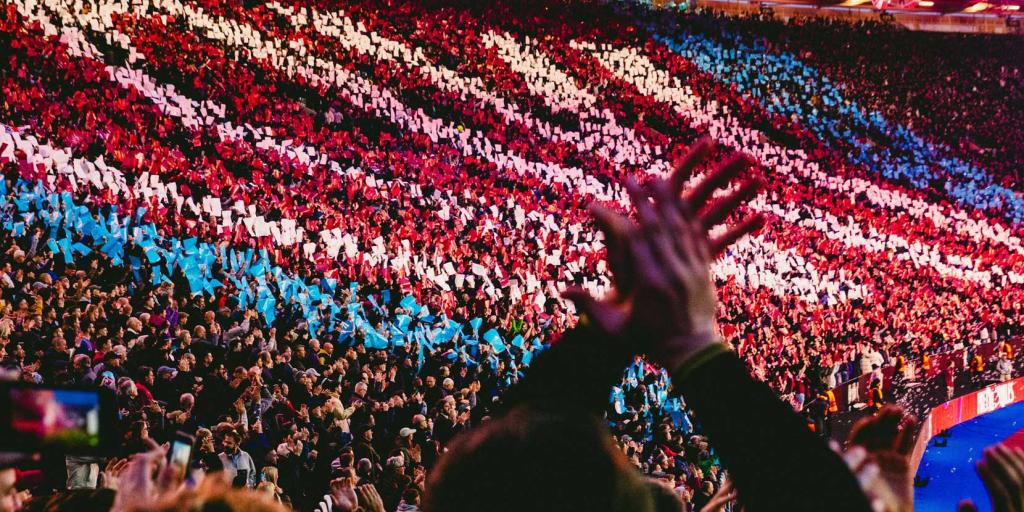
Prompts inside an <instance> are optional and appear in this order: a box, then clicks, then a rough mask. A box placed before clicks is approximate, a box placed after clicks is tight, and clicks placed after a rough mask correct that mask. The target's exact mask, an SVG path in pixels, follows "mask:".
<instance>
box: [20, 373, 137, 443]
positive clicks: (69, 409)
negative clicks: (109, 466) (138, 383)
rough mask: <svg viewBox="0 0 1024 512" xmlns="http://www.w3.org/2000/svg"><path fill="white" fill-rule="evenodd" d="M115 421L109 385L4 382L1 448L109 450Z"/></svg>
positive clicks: (115, 408)
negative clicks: (60, 385)
mask: <svg viewBox="0 0 1024 512" xmlns="http://www.w3.org/2000/svg"><path fill="white" fill-rule="evenodd" d="M116 421H117V406H116V403H115V400H114V395H113V393H111V392H110V391H109V390H106V389H96V388H90V389H86V388H57V387H47V386H36V385H32V384H26V383H21V382H3V383H0V451H9V452H17V453H37V452H44V451H46V452H59V453H66V454H71V455H105V454H108V453H111V452H112V451H113V450H114V449H116V447H117V437H118V430H117V424H116Z"/></svg>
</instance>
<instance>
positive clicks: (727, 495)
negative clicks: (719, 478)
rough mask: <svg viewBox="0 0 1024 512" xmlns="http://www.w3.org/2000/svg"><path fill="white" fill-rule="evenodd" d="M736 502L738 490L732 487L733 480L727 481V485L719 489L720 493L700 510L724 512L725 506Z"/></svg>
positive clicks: (703, 511)
mask: <svg viewBox="0 0 1024 512" xmlns="http://www.w3.org/2000/svg"><path fill="white" fill-rule="evenodd" d="M734 501H736V488H735V487H733V485H732V480H730V479H728V478H727V479H726V480H725V483H724V484H722V486H721V487H719V488H718V492H716V493H715V495H714V496H712V497H711V499H710V500H709V501H708V502H707V504H706V505H704V508H702V509H700V512H722V511H723V510H725V506H726V505H728V504H730V503H732V502H734Z"/></svg>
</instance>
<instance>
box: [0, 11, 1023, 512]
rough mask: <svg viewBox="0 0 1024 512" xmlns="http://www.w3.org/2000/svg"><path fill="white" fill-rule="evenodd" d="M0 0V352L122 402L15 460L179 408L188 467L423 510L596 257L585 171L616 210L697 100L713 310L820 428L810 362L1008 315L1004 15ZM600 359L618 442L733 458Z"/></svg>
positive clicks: (714, 473)
mask: <svg viewBox="0 0 1024 512" xmlns="http://www.w3.org/2000/svg"><path fill="white" fill-rule="evenodd" d="M0 15H2V17H0V48H3V49H4V52H3V55H4V57H3V58H4V60H5V66H4V67H3V68H2V69H0V125H2V126H0V127H2V130H0V163H2V165H3V173H4V181H3V182H2V188H0V192H2V193H3V198H2V205H3V219H2V220H3V222H4V229H2V230H0V252H2V255H0V287H2V292H3V295H2V301H3V302H2V304H0V310H2V316H0V346H2V350H3V352H2V358H3V363H2V364H3V367H4V368H5V369H6V370H7V371H8V372H9V373H10V374H11V375H12V376H14V378H17V379H21V380H24V381H27V382H34V383H40V384H46V385H75V386H86V387H98V388H106V389H108V390H109V391H110V392H111V393H114V394H116V396H117V407H118V410H119V415H120V417H121V418H122V420H123V421H122V422H121V428H122V429H123V432H121V433H120V434H121V436H120V437H121V439H122V443H121V445H120V447H119V449H118V450H119V451H118V453H117V454H116V457H115V459H114V460H113V461H108V460H106V459H104V460H97V459H90V458H79V457H68V458H65V459H62V460H59V461H58V460H49V459H46V460H44V461H43V467H44V468H45V469H46V471H44V472H43V475H44V476H45V478H43V480H41V481H40V480H39V478H38V475H35V474H32V473H29V474H26V475H22V476H23V478H22V480H23V482H28V483H23V484H20V485H21V486H22V487H25V488H27V487H28V486H29V485H30V484H31V486H32V487H33V488H34V489H35V490H36V492H37V494H39V493H40V492H42V493H45V492H46V490H54V489H65V488H67V489H82V490H84V489H95V488H97V487H99V488H103V487H104V486H107V487H108V488H116V487H117V485H116V483H117V481H118V480H119V479H123V478H124V477H123V476H121V472H122V471H125V465H126V462H124V461H127V460H129V459H132V458H133V457H134V459H139V458H140V457H143V456H141V455H138V454H151V453H152V442H151V441H155V442H157V443H162V442H166V441H168V440H170V439H171V437H172V436H173V435H174V434H175V433H176V432H178V431H184V432H187V433H189V434H194V435H195V438H196V442H195V447H194V451H193V460H194V469H196V470H201V471H203V472H212V471H218V470H221V469H223V470H224V473H226V474H227V475H229V477H230V478H229V479H230V480H231V481H233V482H234V483H235V484H236V485H238V486H242V487H248V488H252V489H258V490H260V491H263V492H265V494H266V495H267V496H270V497H272V498H273V500H274V501H276V502H280V503H284V504H286V505H290V506H292V507H294V508H295V509H297V510H314V509H319V508H321V507H323V508H327V509H339V508H340V509H345V506H346V503H347V501H346V498H347V496H348V495H347V494H345V493H342V492H341V491H340V490H339V489H340V488H343V487H345V486H346V485H348V484H350V483H352V482H356V481H358V482H361V483H362V484H364V485H365V484H367V483H372V484H373V487H372V489H373V490H372V491H366V490H365V489H366V487H360V488H359V489H360V491H359V496H358V500H359V502H360V503H364V502H367V500H369V501H370V502H374V503H376V500H377V498H375V496H378V497H379V501H380V503H381V505H382V507H383V510H387V511H388V512H391V511H394V510H402V511H408V510H416V509H417V507H418V506H419V503H420V499H421V496H423V495H424V493H425V492H426V491H427V489H426V481H427V480H426V479H427V477H428V475H430V474H433V473H434V472H435V466H436V465H437V463H438V461H439V459H440V458H442V457H443V455H444V454H445V452H446V449H447V448H448V447H450V446H452V440H453V439H455V438H456V436H458V435H459V434H460V433H462V432H464V431H468V430H470V429H473V428H474V427H479V426H480V425H481V424H482V423H483V422H484V420H485V418H489V417H492V416H495V415H497V414H498V411H500V410H503V407H504V406H505V405H507V404H505V402H506V397H507V395H508V394H509V393H510V390H512V393H513V395H514V393H515V389H517V388H521V387H522V386H521V382H520V381H523V380H524V379H526V380H529V376H530V375H531V371H532V367H533V366H534V365H533V361H534V358H540V357H545V356H544V353H545V352H548V351H555V350H556V349H555V348H552V347H558V346H559V345H560V340H561V339H562V337H563V335H565V334H564V333H566V332H567V331H568V332H575V330H577V328H578V326H577V322H578V318H579V315H578V312H577V309H576V307H575V305H574V304H572V303H570V302H567V301H565V300H563V299H562V298H561V292H562V290H563V289H564V288H565V287H567V286H578V287H582V288H583V289H584V290H587V291H590V292H592V293H601V292H605V291H608V290H611V289H613V288H614V287H616V286H619V285H618V283H613V280H612V279H611V277H610V273H609V271H610V270H613V269H614V266H615V265H616V264H621V262H618V261H615V260H614V259H611V258H609V259H607V260H606V258H605V256H606V253H607V252H608V251H609V250H610V247H608V245H610V244H611V243H613V241H610V240H609V239H608V238H607V236H600V235H599V234H598V231H597V230H595V229H594V225H593V223H592V222H591V220H590V216H589V215H588V213H587V211H586V208H585V206H586V205H587V204H590V203H592V202H593V203H600V204H603V205H606V206H608V207H610V208H611V209H612V210H614V211H626V210H627V209H628V208H629V205H630V197H629V195H630V194H629V192H628V190H627V189H628V187H626V186H624V185H622V183H623V180H624V179H625V178H627V177H633V178H650V179H654V178H656V177H659V176H666V175H668V173H669V172H670V171H671V169H672V165H671V163H672V162H674V161H675V160H676V159H677V158H679V157H680V156H681V155H683V154H684V153H685V151H686V149H687V148H690V147H692V146H693V144H694V142H695V141H696V140H698V139H699V137H701V136H703V135H707V136H709V137H710V141H711V142H710V144H709V145H707V146H706V147H705V152H706V153H707V155H706V156H707V158H706V162H705V163H701V164H700V165H699V166H698V167H696V168H695V169H694V172H693V174H694V175H695V176H704V175H708V174H711V173H713V172H714V170H715V169H720V168H721V167H720V165H721V164H723V163H724V162H730V161H733V160H732V159H733V158H735V156H736V155H737V154H740V153H744V154H747V155H750V157H749V158H752V159H753V167H752V170H751V171H750V172H749V173H748V174H747V175H745V176H744V177H743V179H742V180H741V181H740V182H739V184H738V185H737V187H736V189H735V190H739V191H740V192H741V196H742V200H743V201H745V205H744V206H743V207H742V208H741V212H742V213H744V214H750V213H756V214H758V215H760V216H761V217H760V218H762V219H763V222H764V227H763V229H761V230H760V231H759V232H758V233H756V234H754V235H752V236H750V237H747V238H744V239H741V240H739V241H737V242H736V243H735V244H732V245H731V246H730V248H729V249H728V250H727V251H726V252H724V253H723V254H721V255H720V257H719V258H718V259H717V260H716V261H715V262H714V265H713V268H712V270H713V278H714V284H715V286H716V288H717V293H718V297H719V302H718V308H717V316H718V334H719V335H720V336H721V337H722V340H723V341H724V342H725V344H726V345H728V346H729V347H730V348H731V349H732V350H733V351H734V352H735V353H736V354H737V355H738V356H739V358H740V359H741V360H742V361H743V362H744V363H745V364H746V367H747V368H748V369H750V371H751V372H752V373H753V375H754V376H755V377H756V378H757V379H758V380H759V381H763V382H765V383H767V384H768V385H769V386H770V387H771V388H772V390H773V391H774V392H775V394H776V395H778V396H781V397H783V399H784V400H785V401H786V402H787V403H788V404H789V405H790V406H791V407H792V408H793V409H795V410H797V411H800V412H803V413H804V414H805V415H806V416H807V417H808V418H805V420H806V421H803V423H804V424H807V423H810V424H811V425H813V426H815V430H817V431H818V433H819V434H825V433H826V432H825V430H826V428H825V424H824V423H825V421H824V417H825V416H827V415H830V414H835V413H836V412H838V411H837V410H836V407H835V406H834V404H833V400H834V398H830V396H831V395H830V394H829V393H828V392H827V391H828V390H829V389H831V388H833V387H835V386H836V385H837V384H840V383H842V382H844V381H847V380H849V379H853V378H856V377H858V376H860V375H865V374H871V373H874V372H879V370H880V368H881V367H884V366H893V365H895V366H900V365H904V366H905V365H907V363H908V361H912V362H914V363H916V364H917V366H918V367H922V366H927V365H926V364H924V361H925V359H926V358H927V357H929V356H934V355H935V354H937V353H942V352H948V351H950V350H953V349H954V348H962V347H964V346H967V347H969V346H971V345H973V344H977V343H980V342H986V341H997V340H1000V341H1001V340H1007V339H1009V338H1011V337H1013V336H1016V335H1018V334H1019V333H1020V320H1019V319H1020V314H1021V307H1022V306H1021V299H1022V295H1024V289H1022V287H1021V284H1022V283H1024V244H1022V242H1021V239H1020V233H1021V230H1020V229H1019V227H1018V224H1017V223H1018V222H1019V221H1020V220H1021V219H1022V218H1024V202H1022V200H1021V199H1020V198H1019V197H1018V196H1017V195H1016V193H1015V189H1016V188H1018V182H1017V179H1018V178H1017V173H1019V172H1020V162H1021V161H1022V159H1021V155H1020V154H1019V151H1018V150H1019V147H1020V146H1021V145H1020V144H1019V143H1018V142H1019V141H1020V140H1021V132H1020V130H1021V126H1020V125H1019V123H1015V119H1018V118H1019V117H1020V115H1019V114H1018V113H1017V111H1016V110H1014V109H1017V108H1019V106H1020V105H1019V104H1020V102H1013V101H1012V98H1017V97H1020V95H1021V94H1024V78H1022V77H1021V71H1020V69H1019V65H1020V64H1019V62H1017V61H1015V60H1014V59H1013V58H1011V55H1013V54H1015V53H1014V52H1015V49H1016V48H1018V47H1019V41H1017V40H1002V39H993V38H977V39H971V38H962V37H953V36H939V35H918V34H910V33H906V32H904V31H901V30H897V29H895V28H893V27H890V26H884V25H861V26H851V25H843V24H838V23H833V22H825V21H815V22H807V23H801V24H785V25H784V24H781V23H779V22H775V21H771V20H762V19H735V18H728V17H722V16H717V15H714V14H707V13H704V14H693V13H690V14H685V15H676V14H674V13H667V12H662V11H657V10H648V9H647V8H639V7H635V6H624V5H620V4H618V3H614V2H613V3H608V4H606V3H605V2H583V3H582V4H575V3H569V2H556V1H552V2H537V3H536V5H535V4H534V3H530V5H508V4H506V3H504V2H498V3H496V4H494V5H480V6H476V5H474V6H467V5H462V4H458V5H448V3H446V2H425V3H424V2H394V3H390V4H389V5H387V6H386V7H385V6H382V5H378V3H377V2H369V1H361V0H357V1H353V2H347V3H345V4H344V5H341V6H338V5H334V3H331V2H308V1H294V2H287V3H285V2H278V1H272V2H269V3H252V2H237V1H231V2H207V1H200V0H160V1H157V2H116V1H109V0H98V1H91V2H85V1H70V0H67V1H65V0H43V1H34V0H11V1H9V2H7V3H5V4H4V5H3V6H2V11H0ZM580 16H585V18H586V19H587V20H589V21H588V23H587V24H586V25H581V24H580V23H579V22H578V20H579V19H580ZM866 33H870V37H863V35H864V34H866ZM965 42H966V43H965ZM936 45H937V46H936ZM992 46H997V47H1000V48H1004V47H1005V48H1006V51H1001V52H989V51H988V49H989V48H991V47H992ZM953 47H955V51H956V53H955V55H956V56H958V58H954V57H952V56H951V55H950V53H948V52H946V51H945V50H943V49H948V48H953ZM896 48H899V49H901V51H902V49H904V48H910V49H917V48H928V51H916V50H915V51H911V50H906V51H907V52H909V53H910V54H913V57H908V58H902V57H900V58H897V57H892V58H889V57H887V54H888V53H890V52H889V50H892V49H896ZM908 71H912V72H913V73H912V76H913V77H915V78H914V80H913V81H907V80H905V78H906V76H908V74H907V73H908ZM695 179H696V178H695ZM756 186H760V187H762V188H763V189H764V194H763V195H761V196H759V197H756V198H755V197H753V193H752V191H753V190H754V188H755V187H756ZM721 216H722V218H721V219H718V220H719V221H721V220H725V219H728V220H730V221H737V220H738V219H739V218H740V215H739V214H732V213H730V212H729V211H726V212H723V213H721ZM599 220H600V219H599ZM627 359H628V360H623V361H622V365H621V367H619V368H617V370H616V372H615V373H616V376H615V378H614V379H612V380H610V381H607V382H606V383H607V384H608V387H607V388H604V389H603V391H602V393H603V395H602V396H601V397H600V398H601V399H600V405H599V407H598V408H599V409H600V412H602V413H603V414H604V418H605V419H606V420H607V424H608V425H609V426H610V427H611V429H612V431H613V433H614V434H615V442H616V444H617V448H618V449H619V451H620V452H622V453H623V454H624V455H625V459H626V460H627V461H628V462H629V463H631V464H632V465H634V466H636V467H638V468H640V469H641V470H642V472H643V473H644V474H646V475H648V476H650V477H653V478H654V479H655V480H656V481H658V482H659V483H661V484H663V487H664V488H666V489H671V491H672V494H674V495H675V496H678V497H681V498H682V500H681V501H682V502H684V503H685V504H686V505H685V506H687V507H689V510H701V508H702V507H703V506H704V505H707V504H708V503H709V502H715V503H717V501H716V496H717V497H718V498H720V497H721V496H724V495H728V493H729V492H730V489H731V485H732V484H731V483H729V482H728V479H727V474H728V473H730V472H733V471H735V470H734V467H733V466H732V465H730V461H729V459H728V456H727V455H725V454H720V453H719V450H718V449H717V446H718V445H717V444H716V442H715V441H716V440H715V438H714V437H711V438H710V439H709V437H707V434H708V432H707V431H706V430H705V428H704V426H703V422H704V421H705V419H704V418H702V417H696V416H695V415H694V414H693V411H692V408H691V407H689V406H688V404H687V402H686V399H685V398H682V397H680V396H679V395H678V393H676V392H674V391H673V387H672V385H671V382H672V379H671V378H670V374H669V373H668V372H666V371H665V370H663V369H662V366H663V364H662V363H663V361H662V360H660V359H659V358H658V357H651V355H650V354H640V353H637V354H630V357H629V358H627ZM549 360H558V358H557V356H552V357H550V358H549ZM1006 360H1008V361H1009V362H1002V361H1000V362H998V363H997V362H996V361H982V366H984V367H985V368H984V370H989V369H992V370H993V371H994V372H995V373H998V374H999V377H1000V378H1004V377H1009V376H1012V375H1014V368H1013V364H1012V361H1013V358H1012V355H1011V357H1008V358H1006ZM986 365H989V366H986ZM972 368H973V367H972ZM623 369H624V370H625V371H624V373H621V372H620V370H623ZM672 369H673V368H668V370H672ZM898 373H902V372H898ZM879 375H880V373H879ZM922 375H923V376H924V374H923V373H922ZM927 376H928V377H932V376H931V375H927ZM943 378H945V377H943ZM950 378H952V376H951V377H950ZM598 380H600V379H598ZM605 380H607V379H605ZM979 380H982V379H979ZM602 382H604V381H602ZM677 384H678V382H677ZM881 384H882V383H881V382H879V386H876V387H874V388H872V391H871V393H869V396H870V398H867V397H866V399H867V400H868V402H869V403H870V405H871V406H872V407H873V408H876V409H877V408H881V406H882V403H883V402H884V401H891V397H887V396H885V395H884V393H882V390H881V389H882V388H881ZM876 389H877V393H879V394H881V395H882V396H878V397H876V395H875V393H876ZM886 389H888V386H886ZM609 392H610V393H609ZM594 412H596V411H594ZM698 420H700V421H698ZM711 421H712V423H713V422H714V420H711ZM527 423H529V422H527ZM711 430H715V427H714V426H712V427H711ZM724 435H725V436H726V437H727V438H728V436H729V434H728V433H726V434H724ZM733 449H735V448H733ZM727 451H728V450H727ZM720 457H722V458H723V459H724V462H725V467H729V471H726V470H725V469H723V464H722V462H723V461H721V460H720ZM734 460H735V459H734ZM732 464H736V463H735V462H733V463H732ZM742 464H743V463H742V462H741V463H740V465H741V466H742ZM742 472H743V470H742V469H741V470H740V473H742ZM111 482H114V484H115V485H112V484H111ZM332 482H333V483H334V484H333V487H332ZM339 482H340V483H339ZM738 482H739V481H738ZM0 483H2V482H0ZM747 485H749V483H748V484H747ZM739 487H740V492H741V493H742V492H744V491H743V486H742V485H740V486H739ZM723 489H724V490H723ZM368 492H370V494H369V495H365V494H367V493H368ZM747 492H751V493H753V494H755V495H756V493H757V492H758V491H757V490H756V487H755V490H753V491H747ZM120 494H122V495H123V494H125V493H120ZM228 494H230V493H228ZM228 494H225V497H224V499H225V500H228V501H230V500H234V499H238V500H245V499H246V498H245V496H244V495H242V496H235V495H230V496H229V495H228ZM55 496H56V497H55V498H54V499H57V500H62V499H65V500H68V504H69V506H70V504H71V503H72V502H73V501H72V498H71V497H69V496H70V495H67V494H60V493H58V494H57V495H55ZM74 499H81V500H93V501H91V502H90V503H93V505H95V506H99V505H96V504H97V503H101V502H102V500H110V499H112V498H111V495H110V494H109V493H107V494H104V493H102V492H94V493H91V494H88V493H87V492H86V491H82V492H81V493H80V494H78V495H75V497H74ZM353 499H354V498H353ZM45 501H46V500H41V499H36V500H35V501H34V503H35V504H36V505H37V506H39V507H44V506H46V505H44V502H45ZM233 503H234V502H233ZM238 503H241V501H239V502H238ZM51 504H52V503H51ZM351 504H354V503H351ZM136 505H137V506H141V505H139V504H136ZM53 506H57V505H53ZM61 506H63V505H61ZM239 506H241V505H239ZM115 508H116V507H115ZM40 509H42V508H40Z"/></svg>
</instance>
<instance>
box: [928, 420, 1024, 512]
mask: <svg viewBox="0 0 1024 512" xmlns="http://www.w3.org/2000/svg"><path fill="white" fill-rule="evenodd" d="M1021 429H1024V403H1019V404H1016V405H1012V406H1010V407H1006V408H1004V409H1000V410H998V411H996V412H993V413H990V414H986V415H984V416H981V417H979V418H975V419H973V420H971V421H968V422H965V423H961V424H960V425H957V426H955V427H953V428H951V429H950V433H951V434H952V435H951V436H950V437H949V444H948V445H947V446H945V447H937V446H935V440H934V439H932V442H930V443H929V444H928V449H927V450H925V452H924V457H923V458H922V459H921V466H920V467H919V468H918V470H917V476H919V477H928V478H929V479H930V480H929V482H928V485H927V486H926V487H924V488H916V489H914V505H915V506H914V509H915V510H921V511H929V512H930V511H943V512H955V511H956V508H957V504H958V503H959V502H960V500H962V499H964V498H970V499H971V500H974V503H975V505H977V507H978V511H979V512H988V511H991V510H992V504H991V502H989V499H988V495H987V494H986V492H985V487H984V485H983V484H982V483H981V479H979V478H978V474H977V473H976V472H975V471H974V464H975V462H976V461H977V460H978V458H979V457H981V451H982V450H983V449H984V448H985V447H986V446H989V445H992V444H995V443H998V442H1000V441H1002V440H1004V439H1006V438H1007V437H1009V436H1011V435H1013V434H1014V433H1016V432H1017V431H1019V430H1021Z"/></svg>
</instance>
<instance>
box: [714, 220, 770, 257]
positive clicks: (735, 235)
mask: <svg viewBox="0 0 1024 512" xmlns="http://www.w3.org/2000/svg"><path fill="white" fill-rule="evenodd" d="M764 224H765V217H764V215H762V214H760V213H753V214H750V215H748V216H746V217H745V218H744V219H743V220H741V221H740V222H739V224H736V225H734V226H730V227H729V228H728V229H726V230H725V232H724V233H722V234H721V235H718V236H716V237H714V238H712V239H711V242H710V243H709V244H708V248H709V250H710V251H711V257H713V258H716V257H718V256H720V255H721V254H722V253H723V252H725V250H726V249H727V248H728V247H729V246H730V245H732V244H734V243H736V241H737V240H739V239H740V238H743V237H744V236H747V235H748V234H751V233H754V232H755V231H757V230H759V229H761V228H762V227H764Z"/></svg>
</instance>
